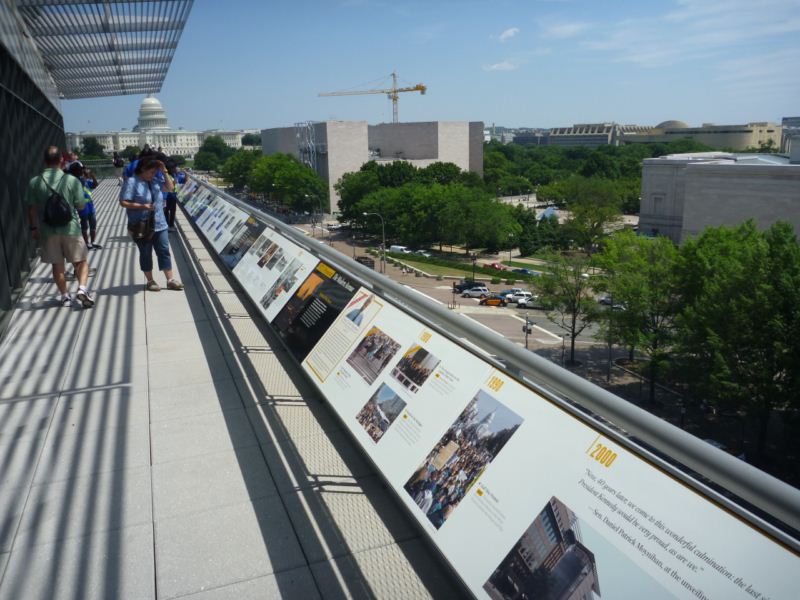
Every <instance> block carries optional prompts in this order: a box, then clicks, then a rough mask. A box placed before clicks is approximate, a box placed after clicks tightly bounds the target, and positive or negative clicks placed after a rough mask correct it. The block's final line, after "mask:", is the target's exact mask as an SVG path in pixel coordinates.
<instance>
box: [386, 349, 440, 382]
mask: <svg viewBox="0 0 800 600" xmlns="http://www.w3.org/2000/svg"><path fill="white" fill-rule="evenodd" d="M440 362H441V361H440V360H439V359H438V358H436V357H435V356H434V355H433V354H431V353H430V352H428V351H427V350H425V348H423V347H422V346H420V345H419V344H415V345H414V346H412V347H411V349H410V350H409V351H408V352H406V353H405V354H404V355H403V358H401V359H400V362H399V363H397V366H396V367H395V368H394V369H392V377H394V378H395V379H397V381H399V382H400V383H401V384H402V385H403V387H404V388H406V389H407V390H408V391H410V392H414V393H415V394H416V393H417V391H419V388H420V387H422V384H423V383H425V381H426V380H427V379H428V377H430V375H431V373H433V370H434V369H435V368H436V367H437V366H438V365H439V363H440Z"/></svg>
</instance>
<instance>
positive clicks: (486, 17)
mask: <svg viewBox="0 0 800 600" xmlns="http://www.w3.org/2000/svg"><path fill="white" fill-rule="evenodd" d="M393 70H396V71H397V73H398V76H399V78H400V81H401V82H402V83H403V84H406V85H414V84H416V83H423V84H425V85H426V86H428V92H427V94H426V95H424V96H423V95H420V94H419V93H416V92H414V93H404V94H401V95H400V120H401V121H428V120H471V121H484V122H485V123H486V124H487V126H488V125H491V124H492V123H496V124H497V125H504V126H507V127H559V126H568V125H572V124H574V123H596V122H608V121H615V122H618V123H632V124H640V125H655V124H657V123H660V122H662V121H665V120H668V119H679V120H682V121H686V122H687V123H689V124H690V125H701V124H702V123H706V122H711V123H717V124H730V123H746V122H750V121H778V122H779V121H780V119H781V118H782V117H784V116H795V115H800V103H799V102H798V100H800V77H799V76H798V73H800V0H435V1H434V0H393V1H390V0H294V1H293V2H263V1H256V0H251V1H239V0H226V1H224V2H220V1H216V0H196V1H195V3H194V7H193V9H192V12H191V15H190V17H189V20H188V23H187V25H186V28H185V29H184V32H183V35H182V38H181V40H180V43H179V45H178V49H177V51H176V53H175V57H174V60H173V62H172V66H171V67H170V70H169V72H168V74H167V77H166V79H165V81H164V85H163V88H162V90H161V92H159V93H158V94H156V96H157V97H158V98H159V99H160V100H161V102H162V104H163V106H164V108H165V110H166V112H167V117H168V119H169V122H170V125H171V126H173V127H184V128H186V129H190V130H204V129H215V128H226V129H244V128H268V127H280V126H288V125H292V124H294V123H296V122H300V121H316V120H326V119H345V120H366V121H368V122H369V123H380V122H386V121H391V119H392V110H391V102H390V101H389V100H388V99H387V98H386V96H385V95H382V94H379V95H370V96H350V97H332V98H320V97H318V96H317V94H318V93H319V92H330V91H341V90H360V89H375V88H379V89H380V88H385V87H388V85H389V84H390V78H389V74H390V73H391V72H392V71H393ZM142 98H143V96H141V95H140V96H121V97H115V98H95V99H87V100H65V101H63V103H62V109H63V112H64V119H65V127H66V129H67V131H86V130H94V131H102V130H115V129H120V128H130V127H132V126H133V125H134V124H135V122H136V116H137V111H138V107H139V104H140V103H141V100H142Z"/></svg>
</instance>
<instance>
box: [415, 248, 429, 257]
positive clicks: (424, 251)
mask: <svg viewBox="0 0 800 600" xmlns="http://www.w3.org/2000/svg"><path fill="white" fill-rule="evenodd" d="M411 254H418V255H419V256H424V257H425V258H430V257H431V253H430V252H428V251H427V250H413V251H412V252H411Z"/></svg>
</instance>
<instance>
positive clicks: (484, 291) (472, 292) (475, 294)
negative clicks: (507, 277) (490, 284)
mask: <svg viewBox="0 0 800 600" xmlns="http://www.w3.org/2000/svg"><path fill="white" fill-rule="evenodd" d="M489 294H491V292H490V291H489V288H487V287H486V286H485V285H480V286H478V287H474V288H470V289H468V290H464V293H463V294H461V297H462V298H485V297H486V296H488V295H489Z"/></svg>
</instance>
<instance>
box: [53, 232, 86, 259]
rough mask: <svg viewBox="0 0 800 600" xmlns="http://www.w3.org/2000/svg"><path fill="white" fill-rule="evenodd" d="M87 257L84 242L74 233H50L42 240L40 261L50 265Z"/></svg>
mask: <svg viewBox="0 0 800 600" xmlns="http://www.w3.org/2000/svg"><path fill="white" fill-rule="evenodd" d="M88 257H89V251H88V249H87V248H86V242H84V241H83V238H82V237H78V236H75V235H50V236H47V237H46V238H44V239H43V240H42V262H43V263H49V264H51V265H56V264H63V263H64V261H65V260H66V261H67V262H71V263H79V262H83V261H84V260H86V259H87V258H88Z"/></svg>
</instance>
